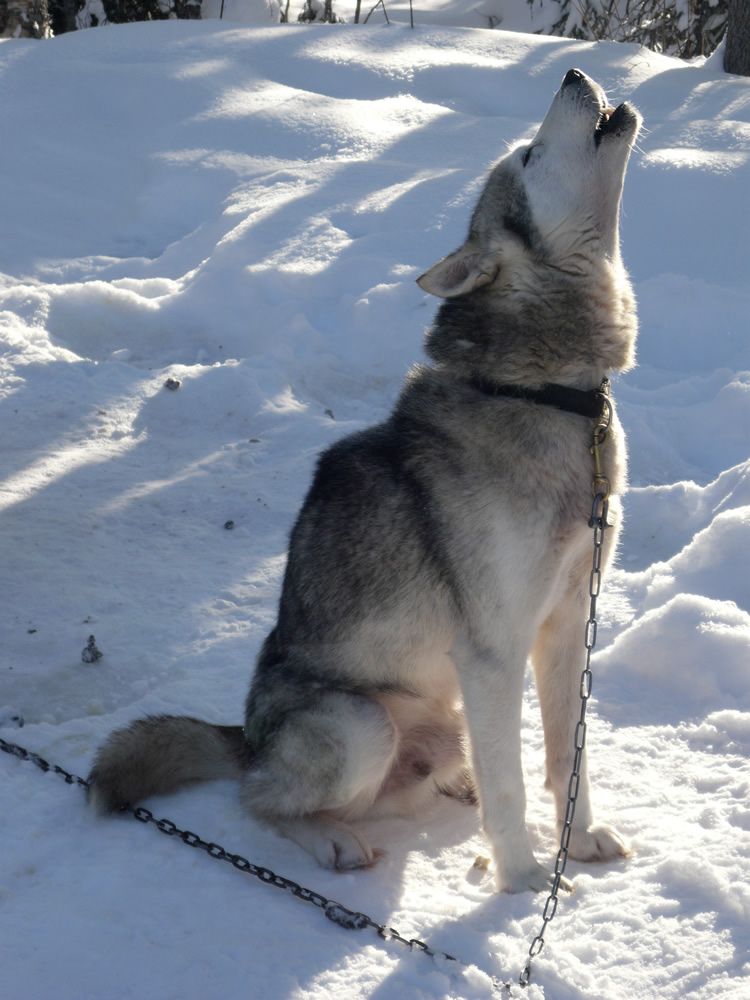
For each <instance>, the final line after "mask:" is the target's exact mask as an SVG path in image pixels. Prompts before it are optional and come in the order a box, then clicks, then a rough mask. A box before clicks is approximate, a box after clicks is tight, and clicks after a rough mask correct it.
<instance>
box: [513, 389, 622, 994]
mask: <svg viewBox="0 0 750 1000" xmlns="http://www.w3.org/2000/svg"><path fill="white" fill-rule="evenodd" d="M602 392H603V393H604V394H605V395H604V402H605V404H606V405H605V408H604V415H603V416H602V417H601V419H600V420H599V422H598V423H597V424H596V426H595V427H594V433H593V439H592V445H591V454H592V455H593V457H594V478H593V483H592V488H593V493H594V502H593V505H592V507H591V517H590V518H589V527H590V528H592V529H593V542H594V549H593V557H592V563H591V574H590V576H589V616H588V620H587V621H586V629H585V632H584V640H583V641H584V646H585V648H586V662H585V666H584V668H583V673H582V674H581V680H580V688H579V693H580V696H581V714H580V716H579V719H578V722H577V723H576V728H575V733H574V737H573V766H572V768H571V773H570V781H569V782H568V801H567V804H566V807H565V818H564V820H563V825H562V832H561V834H560V849H559V850H558V852H557V857H556V859H555V868H554V877H553V879H552V888H551V889H550V893H549V895H548V896H547V901H546V903H545V904H544V910H543V911H542V926H541V927H540V928H539V933H538V934H537V935H536V937H535V938H534V939H533V941H532V942H531V945H530V947H529V953H528V958H527V959H526V964H525V965H524V967H523V969H522V971H521V975H520V978H519V980H518V982H519V984H520V985H521V987H523V988H524V989H525V988H526V987H527V986H528V985H529V982H530V980H531V966H532V963H533V961H534V959H535V958H536V956H537V955H538V954H539V953H540V952H541V950H542V948H543V947H544V944H545V939H544V936H545V934H546V932H547V927H548V925H549V923H550V921H551V920H552V919H553V917H554V916H555V913H556V912H557V905H558V903H559V892H560V884H561V882H562V877H563V873H564V872H565V866H566V865H567V863H568V850H569V846H570V838H571V835H572V833H573V817H574V816H575V811H576V801H577V800H578V790H579V788H580V784H581V769H582V767H583V749H584V747H585V745H586V710H587V709H588V703H589V698H590V697H591V681H592V673H591V654H592V653H593V651H594V646H595V645H596V633H597V619H596V603H597V599H598V597H599V593H600V590H601V584H602V570H601V567H602V546H603V544H604V532H605V530H606V529H607V528H608V527H609V524H608V522H607V514H608V512H609V480H608V479H607V477H606V476H605V475H604V472H603V466H602V456H601V449H602V448H603V446H604V444H605V442H606V440H607V434H608V433H609V427H610V423H611V421H612V404H611V403H610V401H609V399H608V398H607V394H608V392H609V383H608V382H606V383H605V382H603V383H602Z"/></svg>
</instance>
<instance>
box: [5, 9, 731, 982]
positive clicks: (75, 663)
mask: <svg viewBox="0 0 750 1000" xmlns="http://www.w3.org/2000/svg"><path fill="white" fill-rule="evenodd" d="M571 66H580V67H581V68H582V69H584V70H585V71H586V72H588V73H590V74H591V75H592V76H594V77H595V78H596V79H597V80H599V81H601V82H602V83H603V84H604V85H605V87H606V88H607V89H608V90H609V91H610V93H611V96H613V97H616V98H617V99H622V98H624V97H628V98H630V99H631V100H633V101H634V102H635V103H636V104H637V105H638V106H639V107H640V109H641V110H642V112H643V113H644V116H645V119H646V126H647V131H646V132H645V134H644V136H643V137H642V139H641V142H640V147H639V150H638V151H637V153H636V154H635V155H634V157H633V160H632V161H631V166H630V170H629V176H628V179H627V182H626V193H625V202H624V218H623V240H624V253H625V258H626V260H627V263H628V265H629V267H630V269H631V272H632V275H633V278H634V281H635V285H636V290H637V293H638V297H639V300H640V312H641V328H642V333H641V339H640V350H639V358H640V366H639V367H638V368H637V369H636V370H635V371H634V372H633V373H631V374H629V375H628V376H627V377H626V378H623V379H619V380H617V381H616V384H615V394H616V397H617V401H618V406H619V412H620V414H621V417H622V420H623V423H624V425H625V427H626V430H627V431H628V433H629V440H630V453H631V481H632V488H631V489H630V491H629V492H628V495H627V497H626V509H627V528H626V531H625V535H624V540H623V545H622V550H621V557H620V564H619V568H618V569H617V570H616V571H615V572H614V573H613V574H611V575H610V577H609V579H608V581H607V584H606V592H605V594H604V596H603V598H602V602H601V609H602V618H603V626H602V629H601V630H600V646H601V652H600V653H598V654H597V655H596V657H595V666H594V674H595V695H596V704H595V705H594V711H593V720H592V727H591V733H590V746H591V753H592V770H593V772H594V774H595V781H596V800H597V802H598V806H599V812H600V814H601V815H602V816H604V817H609V818H611V819H612V820H613V821H614V822H616V824H617V825H618V826H619V828H620V829H621V830H622V831H623V832H624V833H625V834H626V835H627V836H628V837H629V838H630V839H631V841H632V844H633V847H634V854H633V857H632V858H631V859H629V860H628V861H624V862H622V863H617V864H611V865H606V866H600V867H591V866H589V867H587V866H583V865H571V869H572V871H573V874H574V876H575V882H576V890H577V891H576V892H575V894H574V895H572V896H566V897H565V898H564V899H563V900H562V903H561V907H560V910H559V913H558V915H557V917H556V919H555V921H554V922H553V924H552V925H551V927H550V929H549V932H548V944H547V947H546V948H545V951H544V952H543V954H542V955H541V956H540V957H539V958H538V959H537V962H536V966H535V975H534V981H533V984H532V986H531V987H530V988H529V990H528V991H527V992H526V994H525V995H526V996H528V997H530V998H536V1000H538V998H539V997H542V996H545V997H547V998H550V1000H567V998H582V997H586V998H603V1000H623V998H628V1000H635V998H644V1000H652V998H655V997H658V998H669V1000H677V998H687V997H691V998H699V997H700V998H701V1000H705V998H712V997H717V998H718V997H721V998H740V997H745V998H747V997H750V963H749V961H748V946H749V945H750V879H749V877H748V876H749V874H750V801H749V799H750V766H749V764H748V758H749V757H750V573H748V565H747V564H748V557H749V556H750V458H749V456H750V333H749V330H748V325H749V322H748V317H750V281H749V280H748V279H750V199H749V198H748V191H749V190H750V152H749V151H750V80H747V79H742V78H739V77H735V78H733V77H728V76H726V75H725V74H724V73H723V72H722V70H721V64H720V58H719V57H718V55H717V57H715V58H713V59H711V60H709V61H708V62H706V63H703V62H699V63H694V64H684V63H680V62H677V61H673V60H670V59H667V58H663V57H660V56H658V55H655V54H653V53H650V52H647V51H644V50H639V49H637V48H634V47H629V46H622V45H617V44H604V43H603V44H598V45H597V44H582V43H577V42H574V41H569V40H563V39H553V38H548V37H532V36H530V35H521V34H510V33H504V32H489V31H482V30H467V29H453V28H449V27H423V26H420V27H418V28H417V30H416V31H413V32H412V31H410V30H409V29H408V28H407V27H405V26H403V25H392V26H391V27H386V26H384V25H375V24H371V25H369V26H367V27H359V28H358V27H355V26H344V27H340V26H336V27H298V26H289V27H283V26H280V27H276V28H273V27H270V28H248V27H237V26H236V25H235V26H232V25H229V24H223V25H222V24H220V23H218V22H203V23H195V22H160V23H151V24H141V25H128V26H121V27H116V28H107V29H99V30H95V31H90V32H80V33H76V34H70V35H65V36H62V37H60V38H58V39H55V40H53V41H51V42H47V43H40V42H33V41H22V40H17V41H5V42H2V43H0V107H1V108H2V116H1V117H2V146H1V148H0V190H2V192H3V199H2V210H1V213H0V219H1V220H2V222H1V225H2V241H1V242H0V329H1V331H2V338H3V343H4V348H5V352H4V355H3V359H2V362H1V364H2V368H0V375H1V380H0V417H1V420H2V448H1V451H2V455H1V458H2V472H1V476H2V480H1V481H0V506H1V507H2V516H1V517H0V531H1V532H2V537H1V539H0V551H1V552H2V559H0V595H2V598H1V600H2V613H0V627H1V629H2V635H1V636H0V649H2V663H1V666H0V711H1V712H2V719H3V720H4V724H3V725H2V727H0V735H2V736H3V737H4V738H5V739H10V740H14V739H15V740H18V741H20V742H22V743H23V744H25V745H26V746H28V747H30V748H32V749H34V750H37V751H38V752H40V753H42V754H43V755H44V756H46V757H48V758H49V759H51V760H54V761H56V762H59V763H61V764H62V765H64V766H65V767H68V768H69V769H71V770H73V771H76V772H78V773H80V774H85V773H86V771H87V769H88V767H89V765H90V762H91V759H92V755H93V753H94V750H95V748H96V746H97V745H98V743H99V742H100V741H101V740H102V739H103V738H104V736H105V735H106V734H107V733H108V732H109V731H110V730H111V729H112V728H113V727H114V726H116V725H118V724H122V723H124V722H126V721H128V720H129V719H132V718H134V717H137V716H140V715H143V714H144V713H148V712H176V713H184V712H190V713H194V714H199V715H202V716H204V717H206V718H209V719H211V720H214V721H226V722H237V721H239V720H240V718H241V702H242V699H243V697H244V693H245V689H246V686H247V681H248V676H249V673H250V671H251V669H252V662H253V658H254V655H255V653H256V651H257V649H258V647H259V644H260V642H261V640H262V638H263V636H264V634H265V632H266V630H267V629H268V628H269V626H270V625H271V623H272V621H273V618H274V612H275V602H276V598H277V595H278V591H279V584H280V579H281V574H282V571H283V566H284V558H285V545H286V536H287V532H288V529H289V527H290V525H291V522H292V519H293V517H294V515H295V512H296V509H297V507H298V505H299V502H300V500H301V498H302V496H303V494H304V492H305V489H306V486H307V483H308V478H309V474H310V471H311V468H312V465H313V462H314V459H315V455H316V453H317V452H318V451H319V449H321V448H322V447H323V446H325V445H327V444H328V443H330V442H332V441H334V440H335V439H336V438H338V437H340V436H341V435H343V434H345V433H347V432H350V431H352V430H354V429H357V428H360V427H362V426H364V425H366V424H368V423H371V422H373V421H375V420H378V419H380V418H382V417H383V416H384V415H385V414H386V413H387V411H388V408H389V406H390V404H391V402H392V401H393V399H394V397H395V395H396V393H397V392H398V388H399V384H400V380H401V378H402V376H403V374H404V372H405V370H406V369H407V368H408V366H409V365H410V363H412V362H413V361H414V360H416V359H419V358H420V350H421V347H420V342H421V337H422V333H423V330H424V328H425V327H426V325H427V324H428V323H429V320H430V317H431V315H432V312H433V309H434V305H435V303H434V301H431V300H428V298H427V297H426V296H425V295H424V294H423V293H422V292H421V291H420V290H419V288H418V287H417V286H416V285H415V283H414V280H413V279H414V278H415V277H416V276H417V275H418V274H420V273H421V272H422V271H423V270H424V269H425V267H427V266H429V265H430V264H431V263H433V262H434V261H435V260H436V259H437V258H438V257H440V256H442V255H443V254H444V253H446V252H448V251H449V250H451V249H453V248H454V247H455V246H456V245H457V244H458V243H459V242H460V240H461V239H462V238H463V235H464V231H465V227H466V224H467V217H468V213H469V211H470V208H471V205H472V201H473V199H474V197H475V196H476V193H477V190H478V186H479V185H480V183H481V180H482V177H483V175H484V172H485V169H486V167H487V165H488V164H489V163H490V162H491V161H492V160H493V159H494V158H495V157H496V156H498V155H499V154H500V153H502V152H503V151H504V149H505V147H506V144H507V143H509V142H512V141H514V140H515V139H517V138H520V137H524V136H528V135H530V134H531V131H532V129H533V128H534V126H535V123H537V122H538V121H539V120H540V118H541V117H542V115H543V113H544V111H545V110H546V108H547V105H548V103H549V100H550V98H551V95H552V94H553V92H554V90H555V89H556V87H557V85H558V83H559V80H560V78H561V77H562V76H563V74H564V72H565V71H566V70H567V69H568V68H570V67H571ZM170 376H171V377H173V378H176V379H179V380H180V381H181V386H180V388H179V389H178V390H176V391H169V390H168V389H165V388H164V383H165V380H166V379H167V378H168V377H170ZM229 520H231V521H233V522H234V528H233V530H228V529H226V528H225V523H226V522H227V521H229ZM90 634H94V635H95V636H96V642H97V644H98V646H99V647H100V648H101V650H102V651H103V653H104V656H103V658H102V659H100V660H99V661H98V662H96V663H93V664H84V663H82V662H81V650H82V648H83V647H84V646H85V645H86V641H87V637H88V636H89V635H90ZM15 714H20V715H22V716H23V717H24V718H25V722H26V725H25V728H24V729H23V730H19V729H16V728H14V727H13V725H12V724H10V722H9V720H10V717H11V716H13V715H15ZM525 743H526V756H525V763H526V770H527V779H528V792H529V822H530V825H531V828H532V831H533V834H534V838H535V841H536V847H537V851H538V853H539V854H540V856H545V857H548V858H551V857H552V856H553V854H554V850H555V842H554V841H555V837H554V829H553V824H552V804H551V800H550V798H549V796H548V794H547V793H546V792H545V791H544V790H543V787H542V784H543V760H542V735H541V729H540V723H539V719H538V711H537V706H536V702H535V697H534V693H533V689H531V688H530V689H529V692H528V695H527V712H526V722H525ZM0 757H1V758H2V759H0V778H1V779H2V780H0V941H2V971H1V973H0V977H1V978H0V994H2V996H3V997H7V998H8V1000H11V998H13V1000H16V998H18V1000H20V998H23V1000H125V998H130V997H138V998H157V997H159V998H162V997H164V998H172V997H174V998H177V997H180V998H183V1000H206V998H214V997H216V998H222V1000H239V998H246V997H252V998H257V1000H265V998H269V1000H276V998H282V997H293V998H295V1000H302V998H305V1000H323V998H328V997H334V996H335V997H347V998H359V997H373V998H377V1000H402V998H430V1000H431V998H443V997H445V998H447V997H454V998H478V997H488V996H490V994H491V985H490V976H498V977H499V978H501V979H504V978H507V977H513V978H515V977H516V976H517V974H518V971H519V969H520V966H521V965H522V963H523V960H524V957H525V952H526V949H527V947H528V943H529V940H530V938H531V936H533V934H534V933H535V932H536V930H537V928H538V926H539V920H540V907H541V904H542V902H543V900H541V899H540V898H539V897H536V896H533V895H531V894H525V895H521V896H513V897H511V896H498V895H495V894H493V892H492V886H491V879H490V877H489V876H488V875H482V874H481V873H480V872H478V871H476V870H475V869H473V868H472V863H473V861H474V858H475V856H476V855H477V854H478V853H481V852H482V851H483V850H484V845H483V841H482V836H481V833H480V831H479V828H478V823H477V819H476V816H475V814H474V812H473V811H472V810H471V809H468V808H466V807H461V806H459V805H458V804H457V803H455V802H448V801H445V802H443V803H442V804H440V805H439V806H438V808H437V809H436V811H435V815H434V816H432V817H431V819H430V820H429V822H425V823H424V824H422V823H418V822H416V821H407V820H393V821H381V822H380V823H379V824H377V837H376V838H375V839H376V842H377V843H378V844H383V845H387V847H388V854H387V856H386V857H385V858H384V859H383V860H382V861H381V862H380V864H379V865H378V866H377V867H376V868H375V869H373V870H372V871H368V872H364V873H357V874H345V875H337V874H332V873H329V872H324V871H322V870H320V869H318V868H317V867H315V865H314V863H313V862H312V861H311V860H310V859H309V858H308V857H307V856H306V855H304V854H303V853H302V852H301V851H300V850H299V849H297V848H296V847H295V846H294V845H292V844H291V843H290V842H288V841H284V840H281V839H279V838H278V837H276V836H275V835H274V834H272V833H271V832H269V831H267V830H265V829H263V828H261V827H260V826H258V825H257V824H254V823H253V822H252V821H250V820H249V819H248V818H247V817H246V816H245V815H243V813H242V811H241V809H240V806H239V803H238V801H237V797H236V794H235V789H234V788H233V787H232V786H231V785H229V784H216V785H213V786H204V787H201V788H196V789H194V790H190V791H187V792H184V793H181V794H180V795H177V796H174V797H172V798H170V799H162V800H158V801H155V802H153V803H151V804H152V806H153V808H154V810H155V811H156V812H157V814H158V815H167V816H169V817H171V818H172V819H174V820H175V821H176V822H177V823H179V824H181V825H182V826H185V827H188V828H190V829H193V830H196V831H197V832H198V833H200V834H201V835H202V836H203V837H204V838H206V839H209V840H215V841H218V842H220V843H222V844H223V845H224V846H226V847H227V848H228V849H231V850H233V851H237V852H239V853H241V854H244V855H246V856H248V857H249V858H251V859H252V860H253V861H255V862H257V863H259V864H263V865H267V866H269V867H270V868H272V869H274V870H275V871H279V872H281V873H283V874H285V875H287V876H289V877H291V878H294V879H296V880H298V881H299V882H301V883H303V884H305V885H308V886H311V887H312V888H314V889H317V890H318V891H319V892H321V893H323V894H325V895H326V896H329V897H333V898H335V899H338V900H340V901H341V902H343V903H345V904H347V905H348V906H351V907H353V908H354V909H358V910H363V911H365V912H367V913H369V914H370V915H372V916H373V917H375V918H377V919H379V920H383V921H387V922H388V923H390V924H392V925H393V926H395V927H396V928H398V929H399V931H401V932H402V933H405V934H407V935H408V936H411V935H415V936H418V937H421V938H423V939H425V940H427V941H429V942H430V944H431V945H433V946H434V947H436V948H440V949H442V950H445V951H448V952H450V953H451V954H454V955H456V956H457V957H458V958H459V959H461V961H462V962H463V963H465V964H466V965H467V966H469V967H470V968H469V969H468V970H466V969H464V968H462V967H453V966H449V965H446V964H440V963H435V962H433V961H432V960H430V959H428V958H425V957H424V956H422V955H419V954H416V953H415V954H411V953H409V952H408V951H406V950H405V949H402V948H400V947H399V946H398V944H397V943H395V942H390V943H387V942H382V941H380V940H379V939H378V938H377V937H376V936H375V935H374V934H372V933H371V932H369V931H360V932H357V933H355V932H348V931H345V930H341V929H339V928H338V927H336V926H334V925H333V924H331V923H329V922H328V921H326V920H325V919H324V918H323V917H322V914H321V913H320V911H317V910H315V909H313V908H312V907H310V906H305V905H304V904H302V903H300V902H298V901H296V900H295V899H293V898H292V897H290V896H287V895H284V894H282V893H280V892H278V891H274V890H273V889H272V888H270V887H266V886H263V885H261V884H260V883H258V882H255V881H253V880H249V879H246V878H243V877H242V876H241V875H239V874H238V873H237V872H235V871H233V870H232V869H231V868H230V867H229V866H221V865H216V864H212V863H211V862H210V861H209V859H208V858H206V856H205V855H203V854H201V853H200V852H197V851H194V852H189V851H186V850H185V849H184V848H183V847H181V846H180V845H179V844H176V843H174V842H170V841H169V840H168V839H167V838H166V837H161V836H157V834H156V833H155V832H153V831H152V830H150V829H148V828H146V827H141V826H139V825H138V824H136V823H133V822H132V821H129V820H125V819H121V820H117V819H113V820H102V819H97V818H94V817H93V816H92V815H91V814H90V813H89V812H88V811H87V810H86V809H85V808H84V802H83V796H82V794H81V792H80V791H78V790H74V789H69V788H67V787H66V786H65V785H64V784H63V783H62V781H61V780H60V779H59V778H57V777H55V776H53V775H46V776H45V775H42V773H41V772H38V771H37V770H36V769H35V768H33V767H32V766H31V765H29V764H22V763H20V762H18V761H16V760H14V759H13V758H11V757H8V756H6V755H2V754H0Z"/></svg>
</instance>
